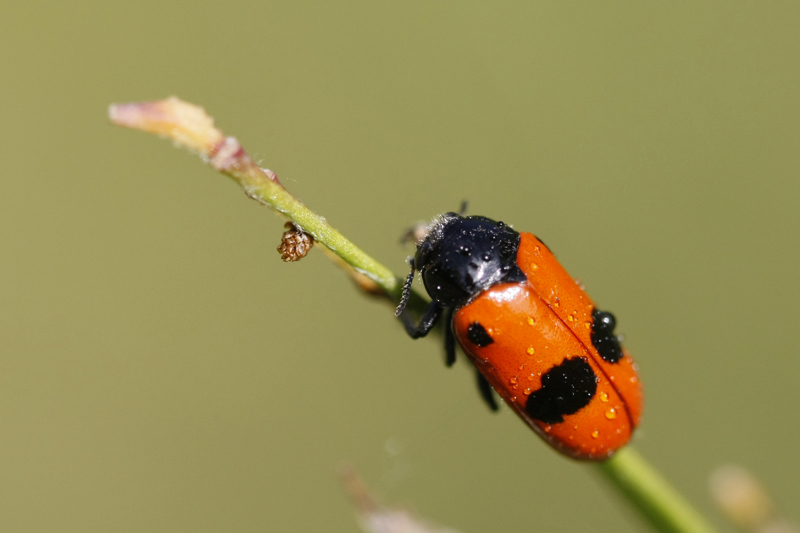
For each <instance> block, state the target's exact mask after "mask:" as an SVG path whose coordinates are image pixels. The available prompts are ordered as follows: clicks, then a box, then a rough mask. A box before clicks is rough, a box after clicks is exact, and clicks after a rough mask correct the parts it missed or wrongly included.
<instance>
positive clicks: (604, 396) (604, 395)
mask: <svg viewBox="0 0 800 533" xmlns="http://www.w3.org/2000/svg"><path fill="white" fill-rule="evenodd" d="M600 401H601V402H603V403H606V402H607V401H608V393H606V392H601V393H600Z"/></svg>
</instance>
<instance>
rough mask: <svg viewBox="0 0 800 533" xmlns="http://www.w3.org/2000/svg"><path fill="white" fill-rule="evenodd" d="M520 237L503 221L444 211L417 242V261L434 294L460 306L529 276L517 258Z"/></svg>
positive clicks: (444, 302)
mask: <svg viewBox="0 0 800 533" xmlns="http://www.w3.org/2000/svg"><path fill="white" fill-rule="evenodd" d="M519 241H520V236H519V233H517V232H516V231H514V230H513V229H512V228H510V227H509V226H507V225H505V224H504V223H502V222H496V221H494V220H491V219H489V218H486V217H478V216H471V217H462V216H460V215H457V214H456V213H445V214H444V215H441V216H439V217H437V218H436V219H435V220H434V222H433V223H432V224H431V226H430V227H429V231H428V235H427V237H426V238H425V239H424V240H423V241H422V242H421V243H420V244H419V246H417V253H416V257H415V259H414V260H415V265H416V268H417V269H419V271H420V273H421V275H422V281H423V283H424V284H425V289H426V290H427V291H428V294H429V295H430V296H431V298H432V299H433V300H435V301H437V302H438V303H439V304H441V305H442V306H443V307H453V306H455V307H458V306H461V305H464V304H465V303H467V302H468V301H470V300H471V299H472V298H474V297H475V296H477V295H478V294H479V293H480V292H482V291H484V290H486V289H488V288H489V287H491V286H492V285H495V284H497V283H506V282H521V281H525V279H526V278H525V274H523V273H522V271H521V270H520V269H519V267H518V266H517V263H516V259H517V250H518V249H519Z"/></svg>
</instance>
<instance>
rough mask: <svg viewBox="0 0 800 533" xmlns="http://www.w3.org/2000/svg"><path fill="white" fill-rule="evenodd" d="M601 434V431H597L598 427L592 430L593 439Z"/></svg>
mask: <svg viewBox="0 0 800 533" xmlns="http://www.w3.org/2000/svg"><path fill="white" fill-rule="evenodd" d="M599 436H600V432H599V431H597V430H596V429H595V430H594V431H592V438H593V439H596V438H597V437H599Z"/></svg>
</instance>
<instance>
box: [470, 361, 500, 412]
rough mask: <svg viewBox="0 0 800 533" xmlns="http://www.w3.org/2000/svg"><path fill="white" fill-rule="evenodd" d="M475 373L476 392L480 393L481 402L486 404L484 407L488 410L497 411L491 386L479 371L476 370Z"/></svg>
mask: <svg viewBox="0 0 800 533" xmlns="http://www.w3.org/2000/svg"><path fill="white" fill-rule="evenodd" d="M475 372H476V374H477V376H478V390H479V391H480V393H481V398H483V401H484V402H486V405H488V406H489V409H491V410H492V411H497V410H498V409H499V407H498V405H497V400H496V399H495V397H494V389H493V388H492V384H491V383H489V380H488V379H486V377H485V376H484V375H483V374H481V371H480V370H478V369H477V368H476V369H475Z"/></svg>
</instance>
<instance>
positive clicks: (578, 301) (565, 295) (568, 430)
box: [396, 213, 642, 461]
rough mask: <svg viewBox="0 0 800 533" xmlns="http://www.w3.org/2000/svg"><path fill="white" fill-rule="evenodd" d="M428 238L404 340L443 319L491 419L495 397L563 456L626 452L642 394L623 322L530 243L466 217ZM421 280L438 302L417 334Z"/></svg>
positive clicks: (406, 289) (417, 263)
mask: <svg viewBox="0 0 800 533" xmlns="http://www.w3.org/2000/svg"><path fill="white" fill-rule="evenodd" d="M423 233H424V234H423V235H422V236H421V238H420V239H418V241H417V249H416V253H415V255H414V257H413V258H411V259H409V263H410V265H411V273H410V274H409V275H408V277H407V279H406V282H405V284H404V286H403V296H402V299H401V301H400V305H399V306H398V308H397V312H396V314H397V316H399V317H400V319H401V320H402V322H403V324H404V326H405V329H406V331H407V333H408V334H409V335H410V336H411V337H412V338H414V339H417V338H420V337H424V336H425V335H427V334H428V333H429V332H430V331H431V330H432V329H433V327H434V326H435V325H436V323H437V322H438V320H439V319H440V318H441V317H442V316H444V320H445V342H444V344H445V354H446V364H447V366H451V365H452V364H453V363H454V362H455V358H456V352H455V344H456V342H458V344H459V345H460V346H461V348H462V349H463V351H464V353H466V355H467V356H468V358H469V359H470V361H471V362H472V363H473V364H474V365H475V367H476V369H477V379H478V388H479V390H480V393H481V395H482V397H483V399H484V400H485V401H486V403H487V404H488V405H489V407H490V408H491V409H492V410H497V403H496V401H495V398H494V396H493V393H492V389H494V390H495V391H496V392H497V393H498V394H499V395H500V397H502V399H503V400H504V401H505V403H506V404H508V406H510V407H511V409H512V410H513V411H514V412H516V413H517V415H519V416H520V417H521V418H522V419H523V420H524V421H525V422H526V423H527V424H528V425H529V426H530V427H531V428H532V429H533V430H534V431H535V432H536V433H537V434H538V435H539V436H541V437H542V438H543V439H544V440H545V441H546V442H548V443H549V444H550V445H552V446H553V447H554V448H556V449H557V450H558V451H560V452H561V453H563V454H565V455H567V456H569V457H572V458H574V459H580V460H590V461H602V460H605V459H608V458H609V457H611V456H612V455H613V454H614V452H616V451H617V450H618V449H620V448H621V447H622V446H624V445H625V444H626V443H627V442H628V441H629V440H630V438H631V435H632V433H633V430H634V429H635V428H636V426H637V425H638V424H639V420H640V417H641V412H642V389H641V383H640V381H639V376H638V372H637V366H636V364H635V363H634V361H633V359H632V358H631V356H630V355H629V354H628V352H627V351H626V350H625V348H624V347H623V346H622V345H621V343H620V340H619V337H618V336H617V335H616V334H615V333H614V329H615V327H616V319H615V317H614V315H612V314H611V313H609V312H607V311H602V310H600V309H598V308H597V307H596V306H595V304H594V302H593V301H592V300H591V299H590V298H589V296H588V295H587V294H586V292H585V291H584V288H583V286H582V285H581V284H580V282H579V281H576V280H574V279H573V278H572V277H571V276H570V275H569V274H568V273H567V271H566V270H565V269H564V267H562V266H561V264H560V263H559V262H558V261H557V260H556V258H555V256H554V255H553V254H552V252H551V251H550V249H549V248H548V247H547V246H546V245H545V244H544V243H543V242H542V241H541V240H539V239H538V238H537V237H536V236H534V235H533V234H531V233H523V232H517V231H515V230H514V229H513V228H511V227H510V226H508V225H506V224H504V223H503V222H498V221H494V220H492V219H489V218H486V217H482V216H462V214H458V213H445V214H443V215H439V216H437V217H436V218H435V219H434V220H433V222H431V224H429V225H428V227H427V231H426V232H423ZM416 271H419V273H420V275H421V277H422V281H423V284H424V286H425V289H426V291H427V292H428V295H429V296H430V298H431V302H430V304H429V306H428V308H427V310H426V311H425V312H424V313H423V315H422V317H421V318H420V320H419V322H418V323H415V322H414V321H413V319H412V318H411V317H410V316H409V314H408V312H407V311H406V305H407V303H408V299H409V297H410V293H411V284H412V283H413V281H414V276H415V272H416Z"/></svg>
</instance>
